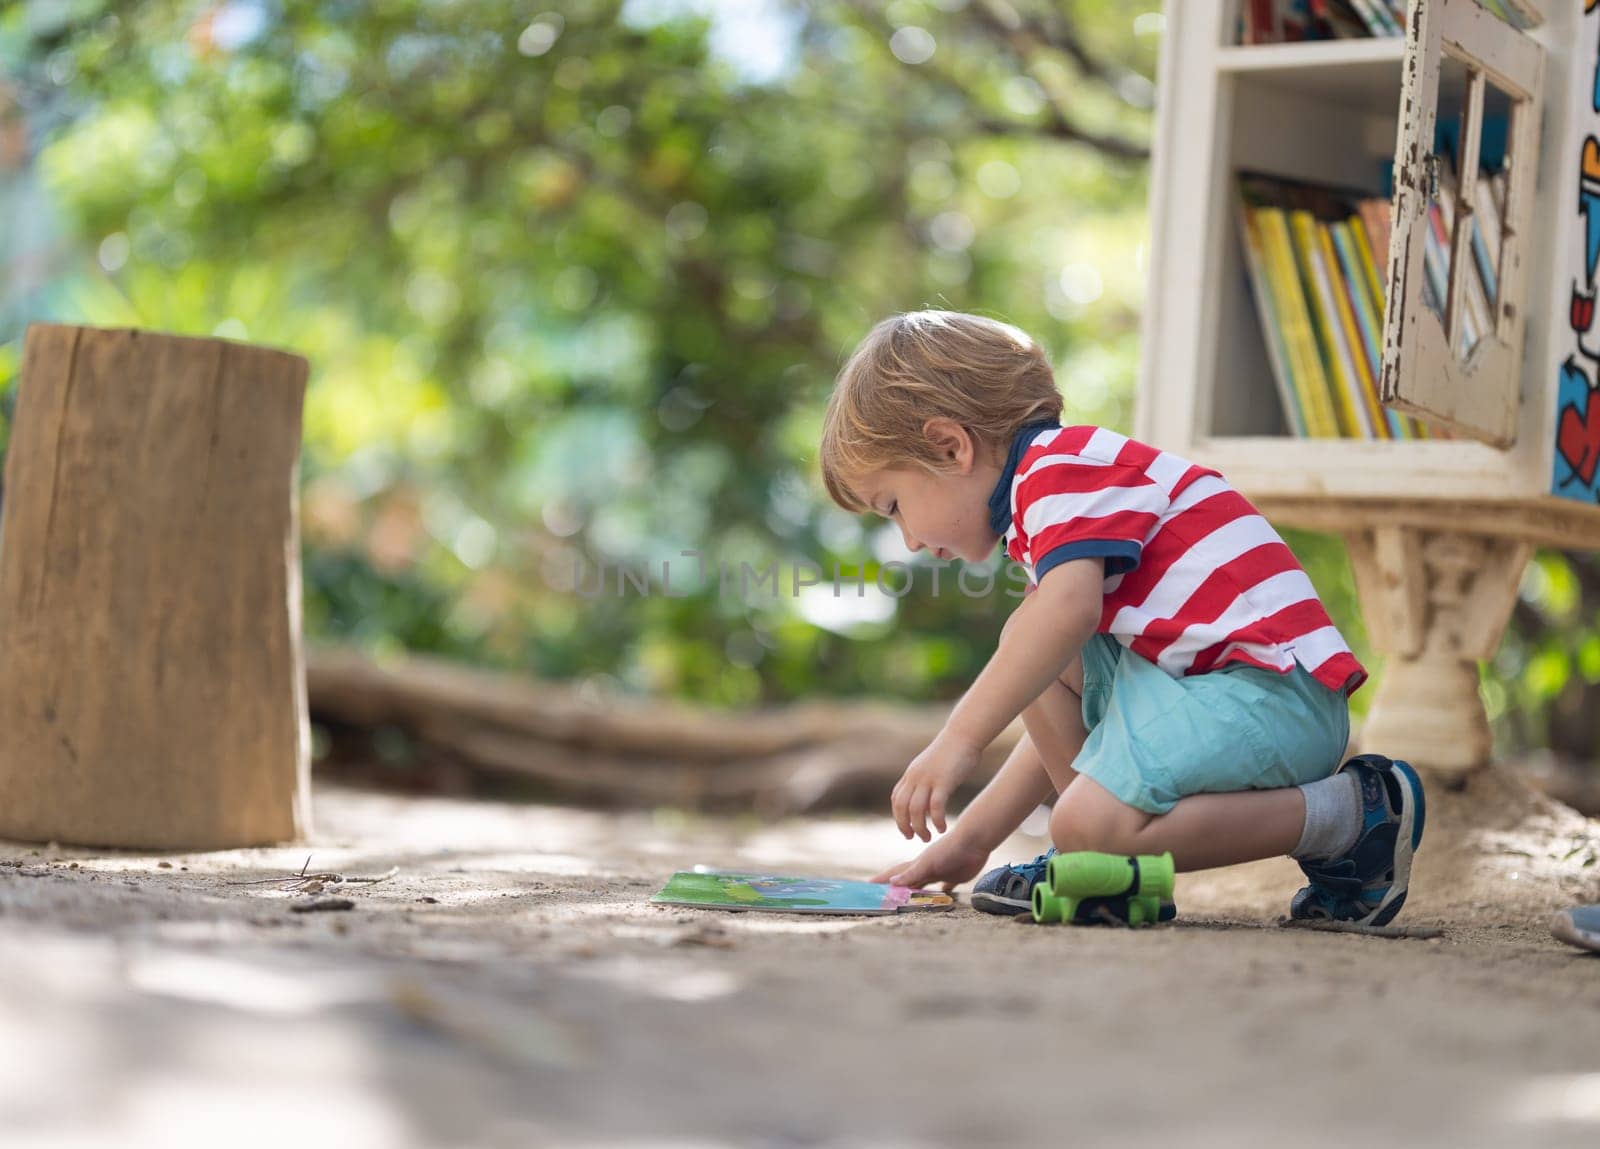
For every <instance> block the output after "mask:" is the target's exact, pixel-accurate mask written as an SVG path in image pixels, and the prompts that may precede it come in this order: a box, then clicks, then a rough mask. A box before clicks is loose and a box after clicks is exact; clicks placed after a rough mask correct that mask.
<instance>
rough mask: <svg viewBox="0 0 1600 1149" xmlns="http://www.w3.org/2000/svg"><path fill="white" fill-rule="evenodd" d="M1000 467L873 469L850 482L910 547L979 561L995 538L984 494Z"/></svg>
mask: <svg viewBox="0 0 1600 1149" xmlns="http://www.w3.org/2000/svg"><path fill="white" fill-rule="evenodd" d="M999 480H1000V468H999V467H998V466H993V465H989V464H984V463H977V462H974V464H973V465H971V466H969V467H967V468H965V469H958V470H956V471H952V472H945V473H941V474H930V473H929V472H927V471H924V470H922V469H920V468H916V467H907V468H900V467H896V468H891V469H887V470H882V471H876V472H874V473H873V474H871V475H869V476H868V477H867V478H865V479H863V480H862V481H861V482H860V483H859V484H857V485H856V488H855V489H856V493H857V494H859V495H860V496H861V498H862V499H863V501H865V502H866V503H867V505H868V506H870V507H871V508H872V509H873V510H874V511H875V512H876V513H878V514H880V515H882V516H883V517H884V518H886V519H892V520H893V521H894V522H895V524H896V525H898V526H899V528H900V533H901V534H902V535H903V536H904V537H905V542H906V547H907V549H909V550H911V551H920V550H929V551H932V552H933V553H934V555H935V556H936V557H938V558H941V559H953V558H961V559H965V560H966V561H967V562H970V563H981V562H983V561H984V560H985V559H987V558H988V557H989V555H990V554H992V553H993V552H994V547H995V543H997V542H998V541H999V539H1000V536H999V535H997V534H995V533H994V531H992V530H991V529H990V528H989V494H990V492H991V491H993V490H994V485H995V483H997V482H999Z"/></svg>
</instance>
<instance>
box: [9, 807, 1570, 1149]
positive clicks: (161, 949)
mask: <svg viewBox="0 0 1600 1149" xmlns="http://www.w3.org/2000/svg"><path fill="white" fill-rule="evenodd" d="M1433 810H1434V815H1433V822H1432V828H1431V829H1430V841H1429V842H1428V843H1427V844H1426V846H1425V849H1424V853H1423V855H1422V861H1421V863H1420V865H1419V873H1418V878H1417V884H1416V886H1415V887H1414V889H1415V894H1414V897H1413V905H1412V907H1411V908H1408V911H1407V914H1406V915H1405V917H1404V919H1403V920H1404V921H1407V922H1410V923H1413V924H1437V925H1442V926H1444V927H1445V929H1446V936H1445V937H1444V938H1443V939H1442V940H1439V941H1431V942H1424V941H1380V940H1375V939H1370V938H1358V937H1347V936H1338V935H1333V936H1329V935H1308V934H1304V933H1300V932H1293V931H1284V930H1278V929H1276V928H1272V927H1271V926H1270V925H1269V924H1268V923H1270V922H1272V921H1273V920H1275V919H1276V917H1277V915H1278V914H1279V913H1280V912H1281V910H1282V907H1283V905H1284V904H1285V902H1286V899H1287V897H1288V895H1289V893H1290V892H1291V891H1292V890H1293V889H1294V887H1295V885H1296V884H1297V883H1296V882H1295V878H1296V876H1297V871H1295V870H1294V868H1293V867H1292V866H1291V865H1289V864H1287V863H1273V864H1266V865H1262V866H1255V867H1242V868H1239V869H1237V870H1234V871H1228V872H1225V873H1222V874H1219V875H1213V876H1181V877H1180V878H1179V886H1178V901H1179V906H1180V910H1181V911H1182V914H1183V919H1182V921H1181V922H1180V923H1179V924H1178V925H1176V926H1173V927H1170V928H1163V929H1157V930H1148V931H1139V932H1132V931H1115V932H1114V931H1109V930H1071V929H1059V928H1057V929H1050V928H1040V927H1031V926H1025V925H1020V924H1013V923H1010V922H1006V921H1002V920H1000V919H996V918H991V917H985V916H983V915H980V914H976V913H973V912H972V911H970V910H967V909H965V908H963V909H960V910H958V911H957V912H955V913H952V914H948V915H938V916H922V917H902V918H892V919H865V918H855V919H834V920H827V921H810V920H804V919H797V918H788V917H782V916H776V915H773V916H767V915H719V914H714V913H706V912H697V911H688V910H676V909H666V908H659V907H651V906H649V905H647V904H645V901H644V899H645V898H647V897H648V895H649V894H650V893H651V892H652V891H653V890H654V889H655V888H657V887H658V886H659V884H660V882H661V880H662V879H663V878H664V877H665V875H666V874H668V873H669V872H670V871H672V870H673V869H675V868H680V867H686V866H689V865H692V864H693V863H696V862H710V863H714V864H718V865H736V866H752V867H770V868H774V869H783V870H793V871H796V872H811V873H833V874H854V875H858V876H860V875H863V874H865V873H868V872H870V871H871V870H872V869H874V868H876V867H877V866H879V865H880V864H882V863H884V862H886V861H889V860H892V859H893V858H894V857H896V856H897V855H899V854H901V853H902V852H903V848H904V844H903V843H901V842H900V840H899V838H898V836H897V835H896V834H895V832H894V831H893V829H892V828H891V827H890V826H889V825H888V824H887V820H886V819H865V818H831V819H813V820H807V821H798V822H794V823H790V824H785V825H781V826H776V827H762V826H759V825H754V824H741V823H738V822H735V821H728V820H699V819H688V820H686V819H683V818H681V817H666V816H658V817H655V818H652V817H650V816H647V815H610V814H600V813H592V812H580V811H571V810H564V809H552V808H538V807H534V808H529V807H508V806H500V805H494V804H490V803H469V802H451V801H442V800H423V801H416V800H406V799H400V798H394V797H389V796H382V795H375V794H368V793H362V792H358V791H352V790H344V789H333V788H326V787H324V788H322V789H321V790H319V793H318V806H317V815H318V819H319V828H318V833H317V838H316V840H315V842H314V843H313V844H312V846H311V847H309V848H299V849H272V850H241V851H234V852H229V853H221V854H211V855H181V856H180V855H144V854H107V853H94V852H90V851H84V850H74V849H66V848H60V849H50V848H40V849H39V851H38V853H34V852H33V851H34V848H33V847H29V846H20V845H15V844H4V843H0V862H4V863H5V864H4V865H0V968H3V970H4V977H3V978H0V1128H3V1130H4V1136H3V1137H0V1140H3V1141H4V1142H5V1144H6V1145H7V1146H13V1145H15V1146H29V1147H33V1146H84V1145H112V1144H115V1145H116V1146H118V1147H119V1149H121V1147H134V1146H147V1145H148V1146H161V1147H162V1149H170V1147H173V1146H180V1145H188V1144H195V1145H202V1144H203V1145H205V1146H207V1147H208V1149H214V1147H215V1146H217V1145H223V1146H227V1147H228V1149H242V1147H247V1146H255V1145H261V1146H272V1147H273V1149H312V1147H317V1146H324V1145H327V1146H338V1147H339V1149H359V1147H362V1146H369V1145H370V1146H384V1147H386V1149H387V1147H400V1149H403V1147H406V1146H414V1145H415V1146H421V1145H450V1146H508V1147H509V1146H529V1145H563V1146H565V1145H582V1146H587V1145H596V1146H598V1145H617V1144H650V1145H675V1146H687V1145H751V1144H754V1145H765V1146H785V1147H787V1146H808V1145H830V1146H832V1145H841V1146H843V1145H875V1146H876V1145H892V1146H915V1145H934V1144H937V1145H959V1146H970V1145H984V1144H1046V1143H1050V1144H1071V1145H1074V1146H1082V1145H1094V1144H1115V1145H1118V1146H1146V1145H1148V1146H1161V1147H1163V1149H1167V1147H1170V1146H1174V1145H1183V1146H1209V1145H1217V1146H1249V1145H1256V1144H1263V1145H1275V1146H1276V1145H1285V1146H1289V1145H1292V1146H1302V1145H1308V1146H1322V1145H1328V1146H1336V1145H1337V1146H1347V1145H1351V1144H1363V1145H1389V1144H1395V1145H1399V1144H1405V1145H1409V1146H1435V1145H1437V1146H1450V1147H1452V1149H1460V1147H1462V1146H1479V1145H1482V1146H1517V1147H1519V1149H1520V1147H1523V1146H1541V1145H1573V1146H1593V1145H1595V1144H1597V1143H1600V959H1594V958H1589V957H1585V956H1582V955H1579V954H1577V953H1576V952H1575V951H1571V950H1567V949H1565V948H1563V947H1561V946H1559V945H1558V944H1556V943H1554V942H1552V941H1550V940H1549V938H1548V936H1547V934H1546V932H1545V923H1546V920H1547V918H1548V915H1549V912H1550V910H1551V909H1552V908H1553V907H1554V906H1556V905H1558V904H1561V903H1563V902H1565V901H1568V900H1571V899H1573V898H1584V897H1586V898H1589V899H1590V900H1595V899H1600V864H1597V862H1596V858H1597V855H1600V833H1596V832H1594V831H1595V830H1596V829H1597V827H1595V826H1593V825H1592V824H1589V823H1585V822H1583V821H1582V820H1581V819H1578V818H1577V817H1576V816H1574V815H1571V814H1570V813H1569V812H1566V811H1564V810H1562V809H1561V808H1557V807H1552V806H1549V805H1548V804H1544V803H1540V802H1537V801H1535V800H1533V799H1531V798H1530V797H1529V796H1528V795H1527V794H1526V793H1525V792H1523V791H1522V790H1520V789H1519V788H1517V787H1514V786H1512V785H1510V784H1509V783H1505V782H1502V781H1497V780H1488V781H1486V782H1484V783H1481V784H1478V785H1476V786H1475V787H1474V789H1473V791H1472V792H1470V793H1468V794H1464V795H1439V796H1438V797H1437V798H1436V800H1435V802H1434V805H1433ZM1469 811H1471V812H1473V814H1474V815H1475V816H1477V817H1480V818H1481V817H1482V816H1483V814H1484V813H1485V812H1486V811H1487V812H1489V819H1488V820H1489V822H1490V823H1491V825H1490V826H1489V828H1488V829H1486V830H1483V831H1481V832H1473V833H1471V834H1467V833H1463V832H1461V831H1460V830H1459V828H1458V827H1459V826H1460V825H1461V824H1463V822H1464V820H1465V817H1466V815H1467V813H1468V812H1469ZM1013 846H1014V850H1013V851H1012V852H1014V853H1015V854H1017V855H1022V856H1031V854H1032V853H1034V852H1036V851H1037V850H1038V849H1040V848H1042V847H1041V845H1040V844H1039V843H1038V841H1037V839H1028V838H1024V837H1021V836H1019V837H1018V839H1017V840H1016V841H1015V842H1014V843H1013ZM308 852H311V853H313V854H314V856H313V857H312V859H311V868H312V869H313V870H337V871H342V872H344V873H347V874H376V873H381V872H383V871H385V870H387V869H388V868H389V867H390V866H398V867H399V872H398V874H397V875H396V876H395V877H394V878H392V879H390V880H388V881H386V882H383V883H381V884H377V885H373V886H370V887H363V888H353V887H341V888H334V889H330V890H327V891H324V893H325V894H344V895H347V896H349V897H350V898H351V899H352V900H353V901H354V902H355V903H356V904H355V908H354V909H352V910H350V911H348V912H336V913H312V914H303V913H295V912H292V911H291V910H290V905H291V904H292V903H293V902H294V901H295V900H296V899H295V897H294V896H292V895H290V894H287V893H283V892H280V891H278V890H276V889H275V888H273V887H272V886H270V885H231V884H228V883H230V882H239V881H242V880H246V879H253V878H259V877H266V876H271V875H278V874H284V873H289V872H292V871H295V870H298V869H299V868H300V867H301V864H302V863H303V862H304V861H305V860H306V855H307V853H308ZM163 863H166V865H163ZM1445 874H1451V875H1453V876H1454V879H1453V880H1452V881H1450V882H1446V881H1445V879H1444V876H1443V875H1445Z"/></svg>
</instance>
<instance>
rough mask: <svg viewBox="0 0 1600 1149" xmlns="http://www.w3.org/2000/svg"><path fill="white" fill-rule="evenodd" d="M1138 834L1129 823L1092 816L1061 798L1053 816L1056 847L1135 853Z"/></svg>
mask: <svg viewBox="0 0 1600 1149" xmlns="http://www.w3.org/2000/svg"><path fill="white" fill-rule="evenodd" d="M1135 836H1136V835H1135V834H1134V833H1133V832H1132V831H1131V830H1129V829H1128V828H1126V827H1123V826H1120V825H1118V824H1116V823H1115V822H1111V821H1107V820H1106V819H1103V818H1094V817H1090V816H1089V814H1088V812H1087V811H1084V810H1079V809H1074V808H1073V806H1072V804H1071V803H1068V802H1058V803H1057V804H1056V810H1055V813H1053V814H1052V815H1051V816H1050V841H1051V844H1052V845H1054V846H1055V848H1056V850H1057V851H1058V852H1060V853H1063V854H1071V853H1074V852H1076V851H1078V850H1098V851H1099V852H1101V853H1103V854H1131V853H1134V852H1135V850H1134V838H1135Z"/></svg>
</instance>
